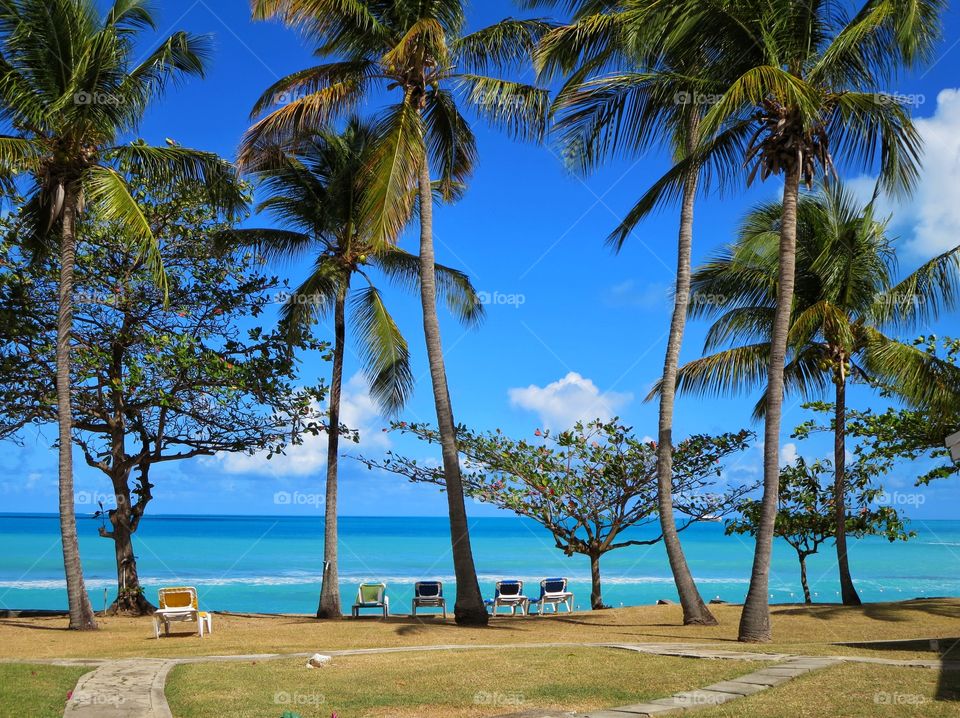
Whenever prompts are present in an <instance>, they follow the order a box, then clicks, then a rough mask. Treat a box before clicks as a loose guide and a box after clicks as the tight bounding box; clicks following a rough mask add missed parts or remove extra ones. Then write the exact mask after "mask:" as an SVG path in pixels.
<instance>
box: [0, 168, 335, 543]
mask: <svg viewBox="0 0 960 718" xmlns="http://www.w3.org/2000/svg"><path fill="white" fill-rule="evenodd" d="M125 181H126V182H127V183H128V184H129V186H131V187H132V188H134V189H133V196H134V197H135V199H136V201H137V204H138V206H139V207H141V208H142V210H143V213H144V216H145V217H146V219H147V221H148V222H149V223H150V227H151V231H152V233H153V235H154V236H155V237H156V238H157V239H158V242H159V244H158V250H159V252H160V256H161V258H162V260H163V262H164V266H165V267H166V270H167V277H168V283H167V289H166V291H164V290H163V289H161V288H159V287H158V286H157V285H156V283H155V282H154V281H153V275H152V272H151V270H150V268H149V266H148V265H147V264H146V263H145V262H144V260H143V258H142V255H141V253H140V251H139V246H138V244H137V241H136V239H135V238H130V237H129V235H127V234H126V233H125V232H124V231H123V229H124V223H123V221H122V220H120V219H117V218H115V217H113V216H112V215H109V214H108V215H107V216H106V217H104V215H103V214H102V213H98V212H97V208H96V207H91V208H89V210H88V212H89V217H88V218H87V220H86V221H85V222H84V223H83V225H82V226H81V229H80V234H79V237H78V254H77V266H76V278H77V283H76V286H75V297H74V299H75V306H76V309H75V329H74V335H73V340H74V347H75V348H74V352H73V361H72V365H71V372H72V377H71V378H72V381H73V385H74V391H73V416H74V441H75V443H76V445H77V446H78V447H80V449H81V450H82V452H83V455H84V458H85V460H86V462H87V464H89V465H90V466H92V467H95V468H97V469H99V470H101V471H103V472H104V473H105V474H107V475H108V476H109V477H110V478H111V480H112V481H113V483H114V487H115V489H116V491H117V494H118V499H117V500H118V509H121V511H122V512H123V513H126V512H129V515H128V517H127V518H128V520H129V521H130V525H129V528H130V529H131V530H135V529H136V524H137V521H138V520H139V517H140V515H142V513H143V510H144V508H145V506H146V504H147V502H148V501H149V500H150V498H151V496H152V494H151V488H152V487H153V484H152V483H151V482H150V479H149V470H150V468H151V467H152V466H153V465H156V464H159V463H163V462H168V461H175V460H183V459H188V458H192V457H195V456H212V455H214V454H217V453H221V452H237V453H248V454H252V453H255V452H258V451H267V452H268V453H269V454H270V455H272V454H276V453H282V452H283V451H284V449H285V447H287V446H289V445H291V444H297V443H300V442H302V440H303V437H304V436H306V435H309V434H316V433H318V432H319V431H321V430H322V428H323V423H322V416H323V415H322V412H321V411H320V409H319V406H320V403H321V402H322V401H323V399H324V397H325V393H326V389H325V387H324V386H323V385H322V384H320V385H318V386H315V387H306V388H302V387H300V386H299V384H300V382H299V376H298V362H297V360H296V357H295V354H294V350H295V349H296V348H307V347H311V348H321V349H322V348H323V346H324V345H322V344H320V343H318V342H316V341H314V340H312V339H309V338H308V337H306V336H301V337H299V338H298V339H297V340H296V341H295V342H294V344H293V346H291V345H290V344H289V343H288V341H287V340H288V337H286V336H284V335H282V334H281V333H280V332H278V331H268V330H265V329H264V328H263V327H262V326H259V325H256V324H254V325H253V326H251V321H252V322H256V321H257V320H258V319H259V318H261V317H262V316H263V312H264V311H265V309H266V308H267V307H268V306H269V305H270V304H271V303H273V302H274V301H275V298H276V295H277V294H278V292H280V291H282V285H281V284H280V283H279V282H278V281H277V279H276V278H275V277H271V276H269V275H266V274H264V273H263V269H262V264H263V259H262V258H261V257H259V256H258V255H256V254H255V253H253V252H249V251H248V252H238V253H231V254H226V255H223V254H215V253H214V252H213V251H212V242H211V237H212V236H213V235H214V234H216V233H218V232H222V231H224V230H226V229H227V228H228V227H230V226H231V223H230V222H229V220H228V219H227V218H226V217H225V216H224V215H222V214H220V213H218V212H217V211H216V209H215V208H213V207H212V206H211V205H210V204H209V203H208V201H207V193H206V191H205V189H204V188H202V187H200V186H198V185H197V184H196V183H195V182H183V183H180V184H178V185H176V186H175V187H173V188H171V189H169V190H164V189H162V188H160V189H158V188H155V187H153V186H150V187H148V186H147V185H146V183H145V178H144V177H143V176H142V175H140V174H137V173H135V174H132V175H130V176H128V177H126V178H125ZM12 221H13V223H14V224H15V225H16V226H17V227H19V226H21V225H19V224H17V223H16V218H14V219H13V220H12ZM17 240H18V236H17V234H16V232H13V233H8V234H7V235H5V237H4V241H3V243H2V244H0V435H2V436H4V437H8V438H16V436H17V435H18V433H19V432H20V431H21V430H22V429H23V428H24V427H26V426H28V425H30V424H37V425H42V424H46V423H48V422H52V421H55V419H56V393H55V389H54V377H55V373H56V353H55V348H56V318H57V291H58V280H59V277H58V268H57V265H56V263H55V262H54V261H52V260H37V261H34V262H32V263H30V262H24V261H23V257H22V255H21V253H20V251H19V250H18V249H17V246H18V244H19V243H18V241H17ZM244 326H246V327H248V328H243V327H244ZM133 471H137V472H138V476H137V478H136V483H135V485H134V487H133V490H132V493H133V494H135V495H136V497H137V501H136V503H134V504H133V505H132V506H129V505H126V506H121V505H119V504H121V502H122V501H123V496H122V492H121V490H120V489H118V488H116V487H117V486H118V484H119V485H120V486H125V485H126V483H127V479H128V477H129V476H130V475H131V472H133ZM112 513H113V512H111V515H112Z"/></svg>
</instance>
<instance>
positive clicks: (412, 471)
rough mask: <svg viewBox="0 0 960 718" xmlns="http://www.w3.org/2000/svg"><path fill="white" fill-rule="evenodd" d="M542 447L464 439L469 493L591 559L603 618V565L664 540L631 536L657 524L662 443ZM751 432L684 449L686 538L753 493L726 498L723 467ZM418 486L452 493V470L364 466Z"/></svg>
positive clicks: (607, 439) (548, 436) (611, 434)
mask: <svg viewBox="0 0 960 718" xmlns="http://www.w3.org/2000/svg"><path fill="white" fill-rule="evenodd" d="M392 428H393V430H394V431H400V432H401V433H408V434H413V435H414V436H416V437H417V438H418V439H421V440H423V441H426V442H428V443H430V444H437V443H438V442H439V439H440V437H439V435H438V433H437V431H436V429H434V428H433V427H431V426H428V425H426V424H408V423H406V422H397V423H394V424H393V425H392ZM534 434H535V437H536V439H535V440H533V441H527V440H525V439H520V440H515V439H512V438H510V437H508V436H506V435H505V434H504V433H503V432H502V431H501V430H499V429H497V430H496V431H492V432H484V433H481V432H474V431H471V430H469V429H467V428H466V427H465V426H460V427H458V429H457V445H458V446H459V448H460V455H461V464H462V466H463V472H464V473H463V484H464V492H465V493H466V494H467V495H468V496H470V497H471V498H474V499H477V500H479V501H483V502H485V503H489V504H492V505H494V506H496V507H498V508H502V509H508V510H510V511H513V512H514V513H516V514H518V515H520V516H525V517H527V518H531V519H533V520H534V521H537V522H538V523H540V524H541V525H542V526H544V527H545V528H546V529H547V530H548V531H550V533H552V534H553V537H554V540H555V541H556V545H557V548H559V549H560V550H561V551H563V552H564V553H565V554H567V555H568V556H572V555H573V554H574V553H579V554H584V555H586V556H588V557H589V558H590V574H591V582H592V590H591V594H590V604H591V606H592V607H593V608H595V609H597V608H603V607H604V605H603V598H602V595H601V584H600V557H601V556H602V555H603V554H605V553H607V552H608V551H612V550H614V549H618V548H624V547H626V546H638V545H650V544H655V543H657V542H659V541H660V540H661V539H662V538H663V537H662V535H660V534H657V535H655V536H653V537H650V538H637V537H636V536H637V534H636V533H632V534H631V535H630V537H627V536H625V535H624V532H625V531H626V530H627V529H630V528H636V527H640V526H646V525H649V524H654V523H656V522H657V451H656V443H655V442H653V441H643V440H640V439H638V438H636V437H635V436H634V435H633V433H632V429H631V427H628V426H624V425H623V424H621V423H620V422H619V421H618V420H616V419H614V420H612V421H608V422H604V421H600V420H596V421H591V422H588V423H585V424H584V423H578V424H577V425H576V427H575V428H574V429H572V430H570V431H563V432H558V433H554V432H550V431H540V430H539V429H538V430H537V431H535V432H534ZM751 438H753V434H752V433H751V432H749V431H746V430H744V431H739V432H735V433H727V434H721V435H719V436H708V435H705V434H701V435H696V436H691V437H689V438H687V439H685V440H684V441H682V442H680V444H679V445H677V446H676V447H675V452H674V465H673V492H674V510H675V511H676V512H677V513H679V514H681V515H683V516H684V517H685V520H684V521H683V523H682V524H681V527H680V529H681V530H683V529H685V528H687V527H688V526H690V525H692V524H693V523H695V522H697V521H701V520H703V519H704V518H707V517H712V516H717V515H725V514H727V513H729V512H730V511H732V510H733V508H734V507H735V506H736V505H737V504H738V502H739V501H740V499H742V498H743V497H744V495H745V494H746V493H747V492H748V491H750V490H751V489H752V488H754V487H752V486H743V487H737V488H734V489H727V490H724V491H719V492H718V491H716V490H714V488H715V481H716V479H717V478H719V477H721V476H722V474H723V460H724V459H725V458H727V457H728V456H730V455H732V454H735V453H737V452H739V451H742V450H743V449H745V448H746V447H747V445H748V443H749V441H750V439H751ZM360 461H362V462H363V463H364V464H366V465H367V466H368V467H370V468H379V469H383V470H386V471H390V472H393V473H396V474H400V475H401V476H406V477H407V478H408V479H410V480H411V481H415V482H422V483H430V484H436V485H438V486H443V470H442V468H441V467H439V466H432V465H426V464H423V463H422V462H418V461H417V460H416V459H411V458H407V457H404V456H400V455H398V454H396V453H394V452H388V453H387V455H386V456H385V458H383V459H382V460H372V459H366V458H360Z"/></svg>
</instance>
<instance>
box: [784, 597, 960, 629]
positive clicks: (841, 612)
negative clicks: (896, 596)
mask: <svg viewBox="0 0 960 718" xmlns="http://www.w3.org/2000/svg"><path fill="white" fill-rule="evenodd" d="M770 613H771V615H774V616H796V615H805V616H809V617H810V618H818V619H822V620H825V621H829V620H833V619H843V618H848V617H849V616H850V615H851V613H861V614H863V616H865V617H866V618H871V619H873V620H875V621H887V622H890V623H899V622H902V621H910V620H913V619H915V618H916V617H917V615H918V614H926V615H930V616H941V617H943V618H957V619H960V605H958V604H957V602H956V601H951V600H948V599H943V600H939V599H932V598H924V599H915V600H913V601H902V602H898V603H865V604H863V605H862V606H844V605H842V604H839V603H828V604H824V603H819V604H813V605H809V606H791V607H789V608H776V607H771V609H770Z"/></svg>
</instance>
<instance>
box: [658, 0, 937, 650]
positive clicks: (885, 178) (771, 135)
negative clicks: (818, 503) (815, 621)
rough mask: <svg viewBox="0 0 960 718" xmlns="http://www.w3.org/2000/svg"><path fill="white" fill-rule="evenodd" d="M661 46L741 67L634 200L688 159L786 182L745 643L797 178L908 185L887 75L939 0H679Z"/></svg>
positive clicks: (902, 120) (913, 47)
mask: <svg viewBox="0 0 960 718" xmlns="http://www.w3.org/2000/svg"><path fill="white" fill-rule="evenodd" d="M681 6H682V8H681V9H680V10H679V11H678V13H677V18H678V19H677V20H676V21H675V22H671V25H670V27H669V28H668V29H667V31H666V37H665V39H664V42H663V47H664V51H665V52H668V53H670V54H671V56H674V55H676V56H679V57H682V56H683V55H684V53H687V54H689V55H690V56H691V62H693V61H695V58H696V57H700V56H703V54H704V53H706V54H707V55H708V56H711V57H714V58H715V61H716V62H717V63H718V64H719V65H721V66H730V67H734V68H736V72H735V77H733V78H732V79H731V80H730V81H729V82H725V83H724V84H725V87H724V89H723V91H722V92H720V93H717V94H718V97H717V98H716V101H715V102H714V103H713V104H712V105H711V107H710V109H709V110H708V111H707V113H706V114H705V115H704V117H703V120H702V122H701V125H700V132H701V137H702V138H703V139H702V141H701V143H700V145H699V146H698V148H697V149H696V151H694V152H692V153H688V154H687V155H686V156H685V157H684V158H683V159H681V160H680V161H679V162H677V163H676V164H675V165H674V166H673V167H672V168H671V169H670V170H669V171H668V172H667V173H666V174H665V175H664V177H662V178H661V179H660V180H658V181H657V182H656V183H655V184H654V185H653V186H652V187H651V189H650V191H649V192H648V193H647V194H646V195H645V196H644V197H643V198H641V200H640V202H639V206H645V205H651V206H655V205H657V204H658V203H660V202H662V201H665V200H668V199H670V198H672V197H674V196H676V195H677V194H679V193H680V192H681V190H682V186H683V181H684V178H685V177H687V173H688V171H689V169H690V167H692V166H700V167H702V168H704V170H705V171H709V172H712V173H715V174H716V175H718V176H720V177H729V176H730V175H731V173H733V172H735V171H736V169H737V168H738V167H739V166H740V165H741V164H743V165H745V166H748V167H749V168H750V171H749V173H748V175H747V178H746V179H747V183H748V184H749V183H750V182H752V181H753V180H754V179H755V178H757V177H759V178H761V179H767V178H769V177H771V176H775V177H781V176H782V178H783V183H784V188H783V203H782V206H783V214H782V216H781V217H780V223H779V226H778V230H779V236H780V246H779V250H778V251H779V257H780V261H779V265H778V267H779V276H778V281H777V289H778V296H777V302H776V307H775V312H774V321H773V325H772V335H771V347H770V354H769V357H768V359H769V361H768V365H767V386H768V394H767V396H768V400H767V410H766V416H765V428H764V461H763V464H764V481H763V499H762V511H761V521H760V526H759V527H758V531H757V535H756V550H755V552H754V560H753V569H752V572H751V577H750V588H749V590H748V592H747V598H746V601H745V603H744V608H743V611H742V613H741V618H740V629H739V639H740V640H741V641H768V640H770V636H771V634H770V610H769V593H768V586H769V574H770V557H771V551H772V542H773V531H774V521H775V519H776V513H777V496H778V495H779V491H778V484H779V476H780V467H779V450H780V424H781V414H782V408H783V388H784V362H785V358H786V353H787V335H788V332H789V328H790V313H791V304H792V299H793V289H794V267H795V263H796V256H795V248H796V229H797V203H798V200H799V193H800V186H801V184H806V185H807V186H810V185H812V183H813V181H814V179H815V178H816V177H817V176H818V175H819V174H821V173H825V174H826V175H830V174H832V173H833V172H834V161H835V160H837V161H843V162H844V163H846V164H849V165H852V166H854V167H857V168H859V169H866V168H867V167H870V166H872V165H873V164H874V163H877V164H879V169H880V177H881V180H882V183H883V185H884V187H885V189H887V190H889V191H890V192H893V193H903V192H905V191H908V190H909V189H910V188H912V186H913V185H914V183H915V180H916V177H917V174H918V169H917V167H918V162H919V156H920V152H921V147H920V138H919V136H918V134H917V132H916V130H915V129H914V126H913V124H912V121H911V119H910V115H909V112H908V111H907V109H906V108H905V107H904V106H903V105H902V104H900V102H899V101H898V100H897V98H896V97H895V96H892V95H890V94H888V93H885V92H883V91H882V87H883V84H884V83H886V82H887V81H889V80H891V79H892V78H893V77H895V76H896V74H897V73H898V72H899V71H900V70H901V69H902V68H903V67H907V66H911V65H914V64H916V63H918V62H920V61H923V60H924V59H925V58H927V57H929V55H930V52H931V50H932V48H933V46H934V43H935V41H936V39H937V38H938V37H939V31H940V19H939V16H940V13H941V11H942V9H943V2H942V0H867V1H866V2H865V3H864V4H863V5H862V6H861V7H860V9H859V10H857V11H856V12H855V13H853V14H852V15H848V13H847V12H846V9H845V8H844V7H841V6H839V4H838V3H834V2H825V1H824V0H814V1H813V2H810V1H809V0H803V1H802V2H801V1H799V0H772V1H764V2H759V1H758V0H745V1H741V0H716V1H714V2H699V1H697V2H693V1H692V0H691V2H684V3H681Z"/></svg>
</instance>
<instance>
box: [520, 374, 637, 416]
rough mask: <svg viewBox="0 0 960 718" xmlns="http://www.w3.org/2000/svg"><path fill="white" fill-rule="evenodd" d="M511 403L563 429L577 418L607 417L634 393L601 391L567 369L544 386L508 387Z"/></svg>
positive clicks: (588, 380) (615, 412)
mask: <svg viewBox="0 0 960 718" xmlns="http://www.w3.org/2000/svg"><path fill="white" fill-rule="evenodd" d="M507 394H508V396H509V397H510V405H511V406H515V407H518V408H521V409H527V410H528V411H533V412H536V413H537V414H538V415H539V416H540V421H541V423H542V424H543V426H544V427H545V428H547V429H559V430H566V429H569V428H571V427H572V426H573V425H574V424H576V423H577V421H589V420H591V419H598V418H599V419H603V420H609V419H611V418H613V417H614V416H616V415H617V413H618V411H619V410H620V409H621V408H622V407H623V406H625V405H626V404H628V403H629V402H630V401H632V400H633V394H629V393H624V394H620V393H617V392H613V391H606V392H601V391H600V390H599V389H598V388H597V385H596V384H594V383H593V382H592V381H591V380H590V379H586V378H584V377H582V376H581V375H580V374H577V373H576V372H570V373H569V374H567V375H566V376H565V377H563V378H562V379H560V380H558V381H555V382H553V383H551V384H547V385H546V386H544V387H539V386H536V385H535V384H531V385H530V386H528V387H526V388H522V387H518V388H514V389H509V390H508V392H507Z"/></svg>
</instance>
